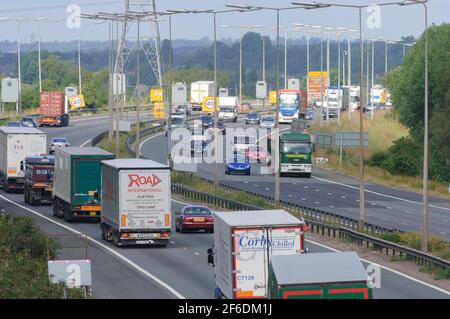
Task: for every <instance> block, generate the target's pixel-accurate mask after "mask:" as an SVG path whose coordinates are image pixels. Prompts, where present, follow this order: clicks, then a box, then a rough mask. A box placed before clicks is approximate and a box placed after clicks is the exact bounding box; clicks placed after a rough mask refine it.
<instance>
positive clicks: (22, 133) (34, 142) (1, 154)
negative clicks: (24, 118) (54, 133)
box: [0, 127, 47, 192]
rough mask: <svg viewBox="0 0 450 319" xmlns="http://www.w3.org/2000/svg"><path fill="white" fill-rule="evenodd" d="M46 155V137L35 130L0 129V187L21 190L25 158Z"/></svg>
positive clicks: (20, 128) (22, 128) (7, 189)
mask: <svg viewBox="0 0 450 319" xmlns="http://www.w3.org/2000/svg"><path fill="white" fill-rule="evenodd" d="M46 154H47V135H46V134H45V133H44V132H42V131H40V130H38V129H35V128H25V127H0V185H1V186H2V187H3V189H4V190H5V191H6V192H8V191H10V190H13V189H14V190H16V189H18V190H23V187H24V177H25V173H24V171H23V170H21V166H23V162H24V161H25V158H26V157H28V156H40V155H46Z"/></svg>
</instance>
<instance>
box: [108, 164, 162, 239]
mask: <svg viewBox="0 0 450 319" xmlns="http://www.w3.org/2000/svg"><path fill="white" fill-rule="evenodd" d="M170 197H171V190H170V169H169V167H167V166H165V165H162V164H160V163H156V162H154V161H151V160H141V159H115V160H109V161H103V162H102V201H103V211H102V216H101V223H100V228H101V231H102V238H103V239H105V240H107V241H112V242H113V243H114V245H116V246H123V245H159V246H165V245H167V243H168V241H169V237H170V230H171V203H170Z"/></svg>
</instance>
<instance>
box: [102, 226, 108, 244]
mask: <svg viewBox="0 0 450 319" xmlns="http://www.w3.org/2000/svg"><path fill="white" fill-rule="evenodd" d="M100 230H101V233H102V239H103V240H106V241H108V239H107V238H106V234H105V225H104V224H103V223H100Z"/></svg>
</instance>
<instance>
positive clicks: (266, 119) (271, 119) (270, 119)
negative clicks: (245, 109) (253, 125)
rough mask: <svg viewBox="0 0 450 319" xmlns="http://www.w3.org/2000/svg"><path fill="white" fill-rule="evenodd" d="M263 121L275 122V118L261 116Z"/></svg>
mask: <svg viewBox="0 0 450 319" xmlns="http://www.w3.org/2000/svg"><path fill="white" fill-rule="evenodd" d="M262 120H263V122H275V119H274V118H273V117H263V119H262Z"/></svg>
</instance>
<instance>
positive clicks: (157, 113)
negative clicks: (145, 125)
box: [153, 102, 165, 120]
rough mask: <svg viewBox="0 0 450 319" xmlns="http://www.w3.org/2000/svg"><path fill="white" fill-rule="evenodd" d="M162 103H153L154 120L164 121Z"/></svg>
mask: <svg viewBox="0 0 450 319" xmlns="http://www.w3.org/2000/svg"><path fill="white" fill-rule="evenodd" d="M164 113H165V112H164V103H163V102H154V103H153V118H154V119H156V120H163V119H164Z"/></svg>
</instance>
